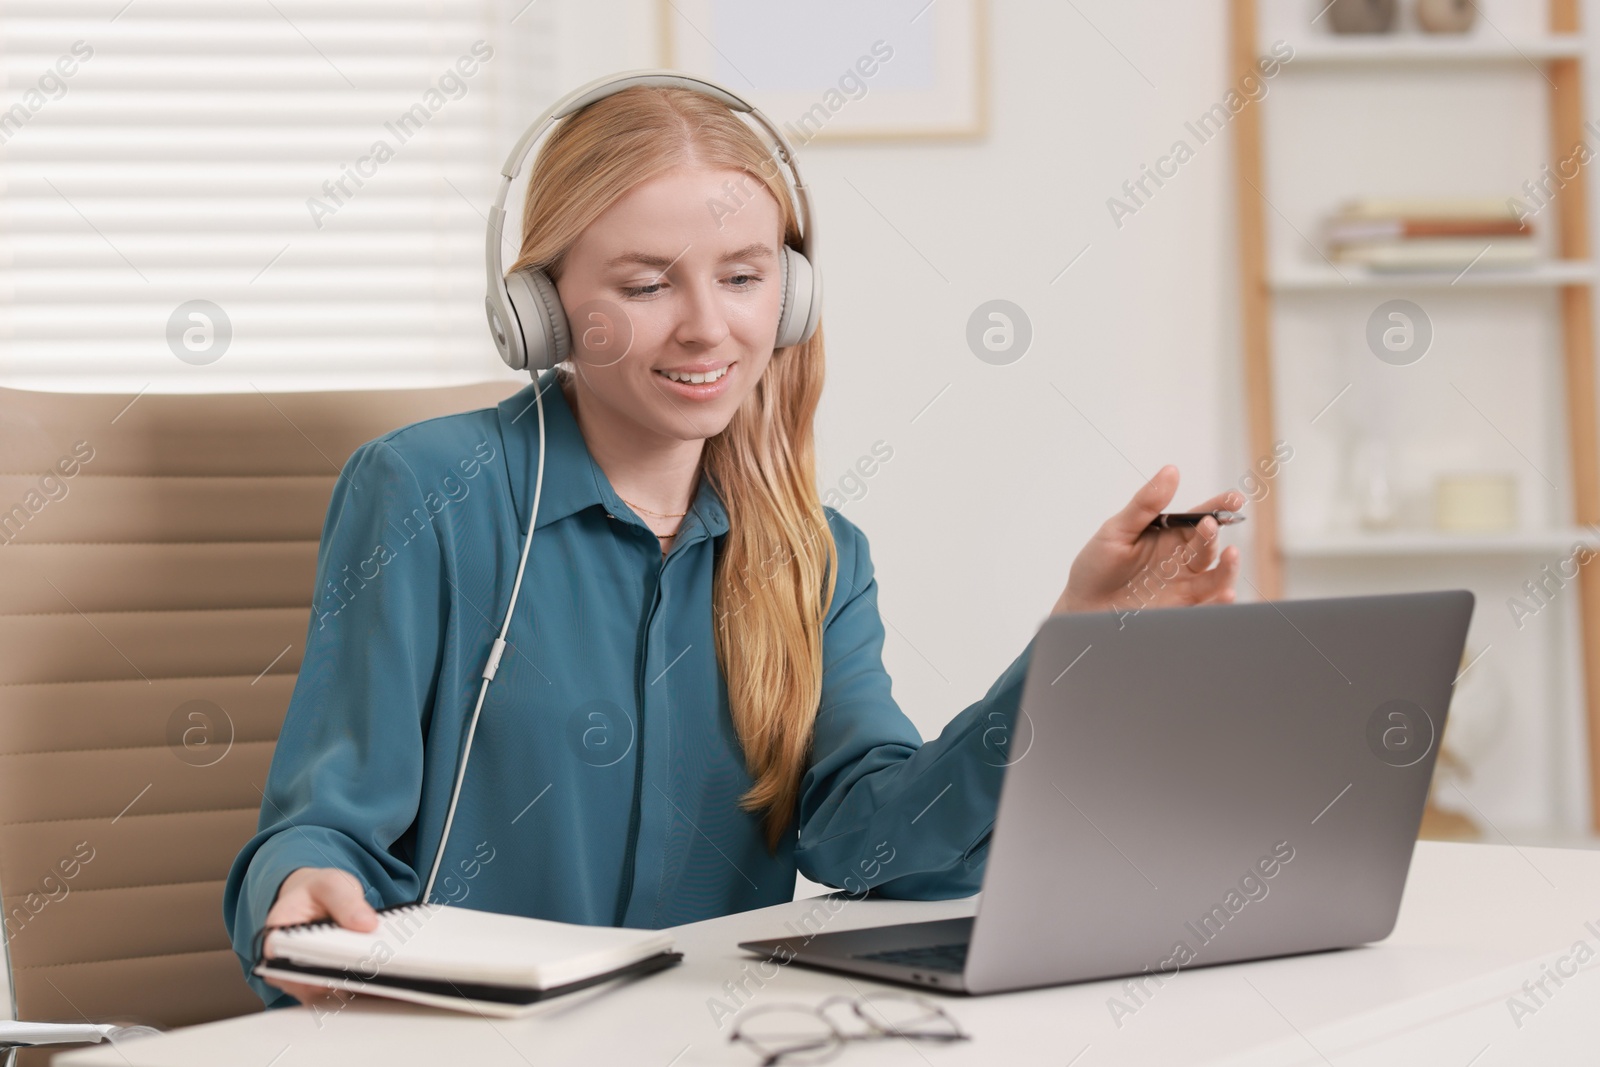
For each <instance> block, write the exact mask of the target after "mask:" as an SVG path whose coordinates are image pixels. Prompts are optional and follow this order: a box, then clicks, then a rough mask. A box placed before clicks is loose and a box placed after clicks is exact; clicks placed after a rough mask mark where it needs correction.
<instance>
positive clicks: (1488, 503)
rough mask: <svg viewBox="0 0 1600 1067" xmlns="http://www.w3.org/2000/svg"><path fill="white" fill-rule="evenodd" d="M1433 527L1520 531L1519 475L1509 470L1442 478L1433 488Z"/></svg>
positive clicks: (1474, 472) (1464, 531) (1459, 474)
mask: <svg viewBox="0 0 1600 1067" xmlns="http://www.w3.org/2000/svg"><path fill="white" fill-rule="evenodd" d="M1433 524H1434V526H1436V527H1438V528H1439V529H1440V530H1444V531H1447V532H1450V533H1504V532H1505V531H1507V530H1514V529H1516V528H1517V478H1516V475H1514V474H1511V473H1509V472H1505V471H1467V472H1462V473H1453V474H1441V475H1439V477H1438V478H1437V479H1436V480H1435V481H1434V485H1433Z"/></svg>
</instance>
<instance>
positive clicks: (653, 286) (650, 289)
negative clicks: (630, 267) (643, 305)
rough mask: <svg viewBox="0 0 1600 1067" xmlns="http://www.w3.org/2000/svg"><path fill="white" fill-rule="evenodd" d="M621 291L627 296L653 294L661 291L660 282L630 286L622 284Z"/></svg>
mask: <svg viewBox="0 0 1600 1067" xmlns="http://www.w3.org/2000/svg"><path fill="white" fill-rule="evenodd" d="M622 291H623V293H624V294H626V295H627V296H655V295H656V294H657V293H659V292H660V291H661V283H660V282H651V283H650V284H649V285H639V286H634V287H632V288H629V287H628V286H623V288H622Z"/></svg>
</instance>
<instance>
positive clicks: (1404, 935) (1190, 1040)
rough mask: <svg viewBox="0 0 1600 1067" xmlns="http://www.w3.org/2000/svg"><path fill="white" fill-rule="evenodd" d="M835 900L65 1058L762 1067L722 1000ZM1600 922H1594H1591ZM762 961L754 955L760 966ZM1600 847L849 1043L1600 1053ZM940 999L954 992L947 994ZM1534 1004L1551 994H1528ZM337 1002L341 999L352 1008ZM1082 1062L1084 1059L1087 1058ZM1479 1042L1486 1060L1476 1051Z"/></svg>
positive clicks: (1219, 1055)
mask: <svg viewBox="0 0 1600 1067" xmlns="http://www.w3.org/2000/svg"><path fill="white" fill-rule="evenodd" d="M975 901H976V898H968V899H966V900H952V901H937V902H911V901H887V900H848V899H845V898H836V899H835V904H836V905H839V909H838V911H837V912H836V913H834V914H833V915H832V918H831V919H830V920H829V922H828V924H827V926H826V927H825V928H826V929H830V930H835V929H838V930H842V929H847V928H849V927H854V926H868V925H873V924H877V923H883V922H902V921H915V920H922V919H934V918H944V917H948V916H954V915H966V914H970V913H971V912H972V910H973V907H974V904H975ZM815 903H816V901H796V902H794V903H791V904H784V905H779V906H777V907H772V908H765V909H762V910H760V911H751V912H744V913H742V914H738V915H730V916H726V917H724V918H721V919H713V920H709V921H707V922H702V923H695V924H693V925H690V926H682V927H678V928H677V929H676V931H674V932H675V934H676V936H677V941H678V946H679V947H680V948H681V949H682V950H683V952H684V960H683V962H682V963H681V964H679V965H678V966H676V967H674V968H671V969H670V970H667V971H664V972H660V973H658V974H655V975H652V976H650V977H647V978H644V979H640V980H637V981H634V982H631V983H621V984H612V985H609V986H603V987H597V988H596V989H593V990H586V991H584V992H582V993H577V994H573V995H571V996H568V997H563V998H560V999H558V1000H555V1001H551V1002H550V1003H549V1004H546V1005H543V1006H542V1007H541V1008H540V1011H539V1013H538V1014H537V1015H534V1016H531V1017H529V1018H526V1019H518V1020H514V1021H505V1020H497V1021H494V1022H489V1021H487V1020H484V1019H481V1018H479V1017H476V1016H468V1015H460V1014H454V1013H449V1012H439V1011H430V1010H427V1009H423V1008H412V1007H408V1006H403V1005H399V1004H395V1003H393V1002H387V1001H380V1000H375V999H372V998H357V999H356V1000H354V1001H352V1002H351V1003H349V1004H348V1006H345V1007H343V1008H342V1009H341V1010H339V1011H338V1012H337V1014H324V1015H323V1016H322V1017H321V1018H320V1019H319V1018H318V1017H317V1015H316V1014H315V1013H314V1012H313V1011H311V1010H310V1009H306V1008H294V1009H286V1010H280V1011H273V1012H265V1013H261V1014H256V1015H248V1016H244V1017H241V1018H238V1019H230V1020H227V1021H225V1022H219V1023H211V1024H208V1025H205V1026H196V1027H190V1028H188V1029H185V1030H179V1031H174V1032H172V1033H170V1034H165V1035H162V1036H161V1037H157V1038H149V1039H146V1040H144V1041H141V1042H134V1043H129V1044H125V1045H123V1046H122V1047H121V1049H120V1050H118V1049H112V1048H109V1047H99V1048H92V1049H84V1050H80V1051H77V1052H73V1053H68V1054H64V1055H62V1056H59V1057H58V1058H57V1059H56V1060H55V1062H56V1063H58V1064H63V1065H70V1067H90V1065H103V1067H156V1065H160V1067H188V1065H195V1067H200V1065H204V1067H220V1065H224V1064H239V1065H247V1067H268V1065H269V1064H270V1065H271V1067H312V1065H321V1064H326V1065H329V1067H355V1065H361V1064H367V1063H385V1064H396V1065H400V1064H410V1063H417V1064H424V1063H425V1064H437V1063H451V1064H453V1063H470V1064H474V1065H482V1067H494V1065H501V1064H504V1065H507V1067H526V1065H530V1064H538V1065H540V1067H543V1065H545V1064H567V1063H572V1064H584V1065H585V1067H609V1065H611V1064H622V1063H628V1064H645V1065H648V1067H690V1065H693V1064H724V1065H730V1067H754V1065H755V1064H756V1063H757V1062H758V1060H757V1058H756V1056H755V1055H754V1054H753V1053H752V1052H751V1051H750V1050H749V1049H748V1048H745V1047H742V1046H740V1045H732V1044H730V1043H729V1042H728V1040H727V1033H728V1028H729V1027H728V1025H727V1024H726V1023H724V1025H723V1026H722V1027H720V1028H719V1026H718V1024H717V1023H716V1022H715V1021H714V1020H713V1017H712V1013H711V1009H710V1007H709V1002H710V998H712V997H722V998H724V999H725V1000H726V998H727V994H726V992H725V991H724V988H723V983H724V982H728V981H738V980H739V979H740V978H741V977H742V976H743V975H742V973H741V972H743V974H752V973H755V970H754V967H753V964H754V963H755V959H754V957H750V956H748V955H746V954H745V953H744V952H743V951H742V950H740V949H738V948H736V947H735V943H736V942H737V941H740V940H749V939H753V938H760V937H776V936H783V935H784V934H786V933H789V932H790V931H787V930H786V929H785V927H784V923H785V920H786V919H791V918H793V917H795V916H796V915H798V914H799V913H801V912H804V911H806V910H808V909H809V908H811V907H813V906H814V905H815ZM1586 923H1592V924H1593V926H1592V928H1591V927H1590V926H1586V925H1585V924H1586ZM1579 941H1583V942H1585V943H1586V944H1587V945H1588V948H1589V949H1590V950H1591V952H1593V953H1595V954H1596V955H1595V958H1594V959H1593V960H1591V962H1589V963H1588V964H1587V966H1585V967H1584V968H1582V969H1581V970H1579V971H1578V973H1577V975H1576V976H1575V977H1570V978H1566V979H1564V984H1563V985H1561V986H1560V987H1557V986H1555V985H1554V984H1553V983H1551V982H1549V981H1548V980H1547V984H1546V988H1547V989H1548V990H1549V991H1550V992H1551V994H1552V995H1551V996H1550V997H1549V998H1548V999H1546V1000H1545V1002H1544V1004H1543V1005H1542V1006H1540V1007H1538V1008H1537V1010H1536V1011H1535V1012H1534V1013H1533V1014H1532V1015H1528V1016H1525V1017H1524V1018H1522V1019H1521V1026H1520V1027H1519V1026H1517V1025H1516V1022H1515V1021H1514V1020H1513V1018H1512V1015H1511V1012H1510V1010H1509V1008H1508V1007H1507V998H1508V997H1509V996H1511V995H1512V994H1513V993H1514V992H1516V991H1517V988H1518V987H1519V986H1520V985H1521V983H1522V982H1524V981H1525V980H1529V979H1537V978H1539V977H1540V974H1541V970H1540V968H1541V964H1544V963H1548V962H1552V961H1554V960H1555V959H1556V958H1557V957H1558V956H1560V955H1562V954H1563V953H1567V952H1569V951H1570V950H1572V948H1573V946H1574V944H1575V943H1576V942H1579ZM747 965H750V970H748V971H744V970H743V969H744V968H745V967H746V966H747ZM1596 972H1600V852H1597V851H1580V850H1561V849H1545V848H1523V849H1520V850H1519V849H1514V848H1511V847H1507V846H1491V845H1455V844H1441V843H1436V842H1426V841H1425V842H1421V843H1419V844H1418V845H1417V851H1416V857H1415V860H1414V862H1413V864H1412V869H1411V877H1410V879H1409V881H1408V883H1407V885H1406V895H1405V901H1404V904H1403V906H1402V908H1401V912H1400V921H1399V924H1398V926H1397V927H1396V929H1395V932H1394V933H1393V935H1391V936H1390V937H1389V938H1388V939H1387V940H1386V941H1383V942H1381V943H1380V944H1378V945H1375V946H1372V947H1368V948H1360V949H1354V950H1350V951H1343V952H1332V953H1318V954H1315V955H1310V956H1300V957H1295V958H1291V959H1278V960H1266V961H1262V962H1257V963H1246V964H1233V965H1229V966H1222V967H1210V968H1196V969H1195V970H1191V971H1184V972H1182V973H1180V974H1179V975H1178V977H1177V978H1175V979H1173V980H1171V981H1169V982H1168V983H1167V985H1166V986H1165V987H1163V988H1161V989H1160V990H1158V991H1156V992H1155V993H1154V995H1153V997H1152V998H1151V999H1149V1000H1148V1001H1147V1002H1146V1003H1145V1004H1144V1006H1143V1007H1141V1008H1140V1009H1139V1010H1138V1012H1137V1013H1136V1014H1135V1015H1134V1016H1132V1017H1124V1018H1123V1019H1122V1025H1121V1026H1120V1027H1119V1026H1118V1025H1117V1024H1116V1023H1115V1022H1114V1021H1113V1019H1112V1015H1111V1012H1110V1010H1109V1008H1108V1006H1107V1000H1108V998H1109V997H1110V996H1112V995H1114V994H1117V993H1118V992H1119V989H1120V983H1117V982H1092V983H1084V984H1080V985H1074V986H1062V987H1057V988H1053V989H1040V990H1030V991H1026V992H1022V993H1012V994H1005V995H997V996H988V997H973V998H968V997H959V996H944V997H938V999H939V1001H940V1002H941V1003H942V1004H944V1005H945V1006H946V1008H947V1009H948V1010H949V1011H950V1012H951V1013H952V1014H953V1015H954V1016H955V1017H956V1018H957V1019H958V1020H959V1021H960V1023H961V1025H962V1026H963V1027H964V1028H965V1029H966V1030H967V1032H969V1033H970V1034H972V1035H973V1038H974V1039H973V1040H972V1041H970V1042H963V1043H956V1044H952V1045H945V1046H941V1045H936V1044H930V1043H919V1044H917V1045H915V1046H913V1045H912V1044H911V1043H909V1042H900V1041H885V1042H873V1043H871V1044H865V1043H864V1044H861V1045H858V1046H853V1047H849V1048H846V1049H845V1051H844V1052H843V1054H842V1055H840V1056H839V1057H838V1059H837V1060H836V1061H835V1062H837V1063H839V1064H840V1065H841V1067H850V1065H851V1064H867V1063H871V1064H879V1063H903V1064H918V1065H929V1064H931V1065H938V1064H956V1063H962V1064H969V1063H970V1064H979V1063H981V1064H1004V1065H1006V1067H1019V1065H1022V1064H1036V1063H1037V1064H1053V1065H1055V1067H1062V1065H1066V1064H1069V1063H1070V1064H1072V1065H1073V1067H1093V1065H1097V1064H1113V1063H1161V1064H1172V1063H1182V1064H1193V1063H1218V1064H1223V1063H1225V1064H1236V1065H1246V1064H1299V1063H1303V1064H1308V1065H1310V1064H1317V1065H1321V1064H1327V1063H1337V1064H1338V1065H1339V1067H1347V1065H1358V1064H1359V1065H1363V1067H1365V1065H1369V1064H1407V1065H1410V1064H1419V1063H1421V1064H1432V1063H1440V1064H1453V1065H1457V1067H1466V1065H1467V1064H1469V1063H1470V1064H1471V1065H1472V1067H1491V1065H1496V1064H1524V1063H1556V1062H1567V1063H1575V1062H1593V1060H1592V1057H1593V1056H1594V1054H1595V1052H1594V1040H1595V1037H1596V1035H1597V1034H1600V981H1596V980H1595V977H1594V975H1595V973H1596ZM750 988H751V989H753V990H755V992H754V993H753V1001H754V1002H755V1003H762V1004H764V1003H775V1002H779V1001H806V1002H812V1003H814V1002H816V1001H819V1000H821V999H822V998H823V997H824V996H827V995H829V994H832V993H838V992H849V991H850V990H851V989H852V988H854V989H856V990H860V991H868V990H873V989H879V988H889V987H885V986H882V985H881V984H880V983H877V982H873V981H869V980H867V979H863V978H848V977H845V976H835V975H830V974H827V973H824V972H819V971H812V970H806V969H804V968H801V967H798V966H789V967H784V968H782V969H781V970H780V971H779V972H778V973H777V974H776V976H774V977H772V978H770V979H767V980H765V984H764V985H763V986H762V987H761V988H759V989H756V987H755V985H754V983H751V984H750ZM929 995H930V996H936V997H937V994H929ZM1529 1003H1530V1005H1531V1003H1532V1002H1531V1001H1530V1002H1529ZM333 1006H337V1002H333ZM1075 1057H1076V1058H1075ZM1474 1057H1477V1058H1476V1059H1474Z"/></svg>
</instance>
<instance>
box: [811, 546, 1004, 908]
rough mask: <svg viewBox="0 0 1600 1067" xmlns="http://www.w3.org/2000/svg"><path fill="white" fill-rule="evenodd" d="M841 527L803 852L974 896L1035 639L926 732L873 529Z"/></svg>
mask: <svg viewBox="0 0 1600 1067" xmlns="http://www.w3.org/2000/svg"><path fill="white" fill-rule="evenodd" d="M835 538H836V542H837V543H838V545H839V549H840V552H839V557H840V571H841V577H840V580H839V582H838V585H837V589H836V592H835V600H836V601H838V602H840V603H839V606H838V607H837V609H836V610H834V611H832V612H831V614H832V616H833V617H832V619H831V620H830V621H829V622H828V624H827V625H826V627H825V629H824V634H823V679H822V704H821V708H820V710H819V711H818V713H817V719H816V728H815V735H814V740H813V745H812V750H811V758H810V762H809V764H808V767H807V770H806V773H805V775H804V777H803V778H802V780H801V791H800V810H799V840H798V842H797V844H796V848H795V862H796V864H797V866H798V867H799V869H800V872H801V873H802V874H804V875H805V876H806V877H807V878H810V879H812V880H813V881H816V882H819V883H821V884H824V885H829V886H834V887H836V888H840V889H844V890H847V891H849V892H862V891H864V890H866V889H871V890H872V891H873V892H876V893H878V894H879V895H882V896H889V897H899V898H904V899H917V900H935V899H945V898H949V897H959V896H969V895H971V894H972V893H975V892H977V890H978V888H979V887H980V885H981V883H982V879H983V868H984V863H985V860H986V859H987V856H988V842H989V834H990V831H991V830H992V828H993V826H994V817H995V811H996V809H997V807H998V805H999V797H1000V786H1001V783H1002V781H1003V779H1004V774H1005V766H1006V762H1007V759H1006V750H1007V745H1008V742H1009V739H1010V736H1011V731H1012V724H1013V720H1014V718H1015V715H1016V710H1017V707H1018V705H1019V704H1020V701H1021V696H1022V685H1023V681H1024V678H1025V676H1026V674H1027V667H1028V661H1029V659H1030V657H1031V654H1032V649H1033V641H1032V640H1030V641H1029V642H1028V645H1027V647H1025V648H1024V649H1023V650H1022V652H1021V653H1020V654H1019V655H1018V656H1017V657H1016V659H1015V660H1013V661H1012V663H1011V664H1010V666H1008V667H1007V668H1006V669H1005V671H1004V672H1002V673H1001V675H1000V677H999V678H998V679H997V680H996V681H995V683H994V684H993V685H992V686H990V688H989V691H988V692H987V693H985V694H984V696H983V697H982V698H981V699H979V700H977V701H975V702H973V703H972V704H970V705H968V706H967V707H966V708H965V709H964V710H962V711H961V713H960V714H958V715H957V716H956V717H955V718H954V719H952V720H951V721H950V722H949V723H948V724H947V725H946V726H945V728H944V730H943V731H941V732H940V734H939V736H938V737H937V738H935V739H933V740H932V741H929V742H928V743H927V744H923V742H922V738H921V736H920V735H919V734H918V732H917V729H916V726H915V725H914V724H912V722H911V721H910V720H909V719H908V718H906V716H905V714H904V712H902V711H901V709H900V706H899V705H898V704H897V703H896V702H895V699H894V697H893V695H892V693H891V690H890V679H889V675H888V673H887V672H886V671H885V670H884V667H883V640H884V629H883V622H882V619H881V618H880V616H879V612H878V588H877V579H876V578H875V577H874V575H873V567H872V560H871V556H870V553H869V551H868V547H867V541H866V537H865V535H863V534H862V533H861V531H860V530H859V529H857V528H856V526H855V525H854V524H853V523H850V522H848V521H846V520H844V519H843V518H839V519H838V520H837V522H836V523H835ZM852 562H853V567H850V568H849V569H848V570H847V564H848V563H852Z"/></svg>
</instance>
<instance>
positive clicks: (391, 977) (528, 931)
mask: <svg viewBox="0 0 1600 1067" xmlns="http://www.w3.org/2000/svg"><path fill="white" fill-rule="evenodd" d="M378 919H379V923H378V928H377V929H375V930H372V931H370V932H367V933H362V932H360V931H357V930H346V929H344V928H343V927H340V926H338V925H337V924H336V923H334V922H332V921H331V920H323V921H320V922H312V923H300V924H298V925H294V926H278V927H271V928H269V929H267V930H265V931H263V932H262V935H261V936H260V937H258V941H257V944H258V949H257V952H256V965H255V967H254V968H253V970H254V973H255V974H257V975H259V976H261V977H262V978H271V979H281V980H286V981H291V982H304V983H306V984H308V985H321V986H327V987H329V988H332V989H347V990H351V991H353V992H357V993H371V994H375V995H377V996H382V997H393V998H395V999H397V1000H409V1001H412V1002H414V1003H417V1004H427V1005H430V1006H432V1007H437V1008H451V1009H454V1010H456V1011H474V1012H480V1013H482V1014H485V1015H497V1016H507V1017H509V1016H515V1015H521V1014H524V1013H526V1012H528V1011H530V1010H532V1008H533V1006H534V1005H535V1004H536V1003H537V1002H539V1001H541V1000H546V999H548V998H550V997H553V996H559V995H560V994H562V993H570V992H572V991H573V990H577V989H583V988H585V987H587V986H592V985H595V984H597V983H600V982H605V981H609V980H610V979H612V978H619V977H622V976H624V975H636V974H648V973H649V972H651V971H657V970H660V969H661V968H663V967H670V966H672V965H673V964H675V963H677V962H678V961H679V960H681V959H683V953H681V952H674V951H672V935H671V934H668V933H666V932H665V931H661V930H633V929H625V928H621V927H611V926H583V925H581V924H576V923H563V922H553V921H551V920H549V919H529V918H524V917H522V916H519V915H501V914H498V913H496V912H488V911H473V910H471V909H468V908H454V907H451V906H449V905H447V904H400V905H396V906H394V907H389V908H382V909H380V910H379V911H378Z"/></svg>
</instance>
